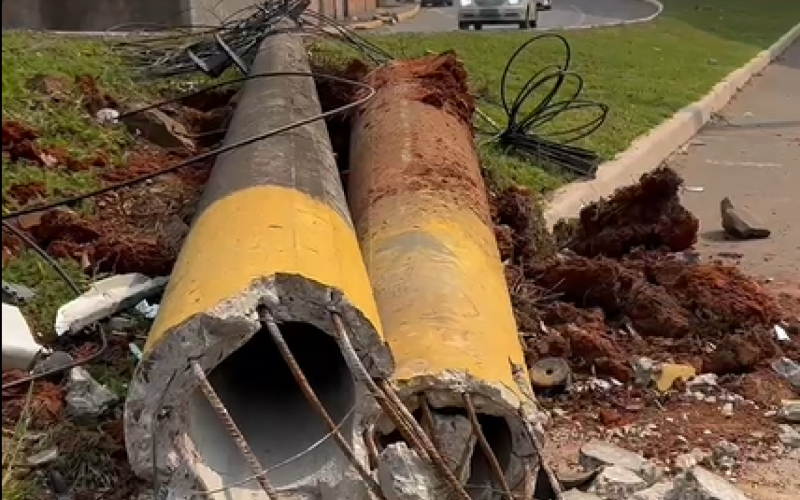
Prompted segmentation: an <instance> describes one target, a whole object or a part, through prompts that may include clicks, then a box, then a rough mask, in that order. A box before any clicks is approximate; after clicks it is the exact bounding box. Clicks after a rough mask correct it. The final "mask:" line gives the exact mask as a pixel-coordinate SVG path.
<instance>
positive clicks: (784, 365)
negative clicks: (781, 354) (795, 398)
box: [772, 358, 800, 390]
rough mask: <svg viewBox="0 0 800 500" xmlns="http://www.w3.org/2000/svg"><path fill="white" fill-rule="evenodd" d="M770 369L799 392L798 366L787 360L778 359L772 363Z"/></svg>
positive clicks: (799, 368)
mask: <svg viewBox="0 0 800 500" xmlns="http://www.w3.org/2000/svg"><path fill="white" fill-rule="evenodd" d="M772 369H773V370H775V373H777V374H778V375H780V376H781V377H783V378H785V379H786V380H787V381H788V382H789V384H790V385H791V386H792V387H794V388H795V389H797V390H800V364H798V363H797V362H796V361H792V360H791V359H789V358H778V359H776V360H775V361H773V362H772Z"/></svg>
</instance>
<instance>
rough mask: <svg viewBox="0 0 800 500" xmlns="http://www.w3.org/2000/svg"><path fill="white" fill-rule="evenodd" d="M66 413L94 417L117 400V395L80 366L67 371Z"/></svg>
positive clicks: (76, 416)
mask: <svg viewBox="0 0 800 500" xmlns="http://www.w3.org/2000/svg"><path fill="white" fill-rule="evenodd" d="M64 401H66V403H67V414H68V415H69V416H71V417H73V418H75V419H81V418H96V417H99V416H100V415H102V414H103V412H105V411H106V410H107V409H108V408H109V407H110V406H111V405H112V404H114V403H115V402H116V401H117V396H116V395H115V394H114V393H113V392H111V391H110V390H109V389H107V388H106V387H105V386H104V385H102V384H101V383H100V382H98V381H96V380H95V379H93V378H92V376H91V375H90V374H89V372H88V371H86V370H85V369H84V368H82V367H80V366H76V367H75V368H73V369H71V370H70V371H69V377H68V380H67V393H66V395H65V396H64Z"/></svg>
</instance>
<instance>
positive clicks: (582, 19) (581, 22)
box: [564, 5, 586, 29]
mask: <svg viewBox="0 0 800 500" xmlns="http://www.w3.org/2000/svg"><path fill="white" fill-rule="evenodd" d="M570 8H571V9H572V10H574V11H575V12H576V13H577V14H578V15H579V16H580V18H579V19H580V20H579V21H578V23H577V24H573V25H572V26H564V29H570V28H581V27H583V25H584V23H585V22H586V13H585V12H583V11H582V10H581V9H580V7H578V6H577V5H570Z"/></svg>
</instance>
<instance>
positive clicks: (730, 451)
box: [711, 440, 741, 470]
mask: <svg viewBox="0 0 800 500" xmlns="http://www.w3.org/2000/svg"><path fill="white" fill-rule="evenodd" d="M740 454H741V449H740V448H739V447H738V446H737V445H736V444H734V443H731V442H730V441H725V440H722V441H719V442H718V443H716V444H715V445H714V447H713V449H712V450H711V462H712V463H713V464H714V466H715V467H716V468H718V469H720V470H730V469H732V468H733V467H734V465H736V461H737V460H738V459H739V456H740Z"/></svg>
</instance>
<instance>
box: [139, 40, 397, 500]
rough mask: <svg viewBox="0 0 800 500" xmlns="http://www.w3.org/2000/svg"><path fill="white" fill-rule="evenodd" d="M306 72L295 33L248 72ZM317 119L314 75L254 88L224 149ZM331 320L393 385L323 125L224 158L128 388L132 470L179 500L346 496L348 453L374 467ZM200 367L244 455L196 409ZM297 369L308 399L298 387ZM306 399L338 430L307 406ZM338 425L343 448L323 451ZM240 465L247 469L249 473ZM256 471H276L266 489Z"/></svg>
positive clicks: (211, 416) (269, 48)
mask: <svg viewBox="0 0 800 500" xmlns="http://www.w3.org/2000/svg"><path fill="white" fill-rule="evenodd" d="M308 71H309V65H308V61H307V56H306V52H305V47H304V45H303V43H302V41H301V40H300V38H299V37H296V38H292V36H291V35H276V36H272V37H269V38H267V39H266V41H265V42H264V44H263V46H262V48H261V51H260V53H259V55H258V56H257V58H256V60H255V63H254V67H253V72H254V73H267V72H308ZM320 111H321V110H320V104H319V102H318V99H317V95H316V90H315V85H314V81H313V79H312V78H311V77H309V76H301V77H297V76H282V77H278V78H256V79H252V80H249V81H248V82H247V83H246V84H245V85H244V88H243V91H242V96H241V99H240V101H239V105H238V107H237V110H236V112H235V114H234V117H233V120H232V123H231V126H230V130H229V132H228V135H227V137H226V139H225V143H226V144H234V143H238V142H240V141H242V140H244V139H248V138H251V137H253V136H256V135H258V134H262V133H265V132H267V131H270V130H274V129H278V128H280V127H285V126H287V125H289V124H292V123H296V122H298V121H300V120H304V119H309V118H313V117H315V116H317V115H319V113H320ZM331 308H335V309H336V311H337V312H338V313H339V314H341V315H342V316H343V317H345V318H346V320H347V321H348V323H349V324H352V325H354V326H353V327H352V332H353V337H354V344H355V345H356V346H357V350H358V355H359V358H360V359H362V360H363V361H364V363H365V364H366V365H367V366H368V367H369V370H370V375H371V376H373V377H376V378H385V377H387V376H389V374H390V373H391V372H392V369H393V365H392V359H391V355H390V353H389V351H388V349H387V348H386V346H385V344H384V343H383V340H382V337H381V333H380V322H379V319H378V313H377V310H376V306H375V302H374V297H373V293H372V289H371V287H370V284H369V281H368V278H367V274H366V270H365V268H364V264H363V261H362V259H361V253H360V250H359V247H358V243H357V241H356V237H355V234H354V231H353V226H352V222H351V220H350V216H349V213H348V210H347V206H346V203H345V199H344V193H343V191H342V187H341V184H340V181H339V178H338V171H337V168H336V164H335V161H334V157H333V153H332V150H331V145H330V141H329V139H328V135H327V132H326V129H325V124H324V123H323V122H322V121H315V122H312V123H309V124H307V125H304V126H301V127H298V128H295V129H292V130H291V131H289V132H285V133H282V134H279V135H276V136H273V137H271V138H269V139H266V140H263V141H259V142H255V143H252V144H249V145H247V146H244V147H241V148H237V149H234V150H232V151H231V152H229V153H226V154H223V155H221V156H220V157H219V158H218V159H217V162H216V164H215V166H214V169H213V172H212V175H211V178H210V179H209V181H208V184H207V186H206V190H205V193H204V195H203V200H202V201H201V206H200V208H199V211H198V214H197V216H196V218H195V221H194V223H193V225H192V229H191V231H190V233H189V235H188V237H187V239H186V242H185V243H184V247H183V249H182V251H181V253H180V257H179V259H178V262H177V263H176V265H175V268H174V270H173V273H172V276H171V278H170V282H169V285H168V287H167V290H166V292H165V295H164V298H163V301H162V303H161V309H160V312H159V314H158V317H157V318H156V321H155V323H154V325H153V327H152V329H151V331H150V334H149V337H148V340H147V343H146V345H145V349H144V359H143V361H142V363H141V364H140V365H139V367H138V369H137V371H136V374H135V376H134V379H133V381H132V383H131V385H130V388H129V395H128V399H127V402H126V408H125V433H126V443H127V450H128V455H129V458H130V462H131V464H132V466H133V468H134V470H135V471H136V472H137V473H138V474H139V475H140V476H143V477H146V478H149V479H152V480H157V481H158V482H159V483H161V484H164V485H167V486H169V487H171V488H172V489H173V490H174V491H175V493H176V495H177V498H194V496H190V495H189V493H187V492H190V491H196V490H200V491H205V492H209V491H210V492H213V493H211V494H208V493H205V494H198V495H197V498H215V499H225V500H244V499H247V500H253V499H263V498H264V495H265V494H268V493H265V491H264V490H265V489H266V490H270V491H276V492H278V493H280V494H281V495H284V496H281V497H280V498H285V497H286V495H288V496H289V497H290V498H297V499H302V500H309V499H318V498H319V497H320V495H321V493H320V491H321V489H322V488H328V489H331V488H333V489H334V491H335V488H337V487H339V485H340V484H342V483H347V482H348V480H349V478H351V477H353V476H354V470H353V464H352V462H351V461H350V460H349V459H348V457H347V453H344V452H343V451H342V450H343V446H342V443H343V444H344V445H345V447H347V448H348V449H353V450H355V453H357V454H358V460H359V461H363V462H366V453H365V451H364V450H363V446H362V445H361V440H362V436H363V430H362V429H361V428H359V421H358V419H357V418H356V417H357V416H358V414H359V412H358V411H356V410H355V408H356V407H360V406H361V404H362V403H363V401H362V399H361V395H362V394H364V393H365V391H364V390H363V388H361V387H359V385H358V384H357V383H355V382H354V380H353V377H352V375H351V372H350V369H349V367H348V366H347V364H346V363H345V361H344V358H343V356H342V355H341V352H340V350H339V347H338V345H337V338H338V337H336V335H335V332H334V330H333V323H332V321H331V316H330V309H331ZM267 323H268V324H269V326H270V329H267V328H266V327H265V324H267ZM275 335H279V336H281V337H282V340H281V342H280V343H276V341H275V340H274V339H276V338H277V337H276V336H275ZM287 350H288V351H291V356H287V352H288V351H287ZM287 358H289V359H291V362H292V363H291V367H290V366H289V364H288V363H287ZM193 362H196V363H197V364H198V365H199V366H200V367H201V368H202V370H203V371H204V372H206V373H207V374H208V381H209V383H210V384H211V385H212V387H213V390H214V393H215V394H217V395H218V398H219V400H220V401H221V403H222V404H223V405H224V406H225V408H226V410H227V414H228V415H229V416H230V419H231V421H232V422H233V423H235V424H236V428H237V433H240V434H241V436H243V438H244V439H245V440H246V441H247V443H246V444H247V446H246V447H242V446H239V447H237V446H235V444H236V443H235V440H234V439H233V438H234V437H235V436H231V433H230V432H226V429H225V427H224V426H223V425H221V423H220V419H219V417H218V415H219V414H220V413H221V412H217V413H216V414H215V412H214V411H213V409H212V407H211V406H210V405H209V402H208V401H207V400H206V398H204V397H202V396H203V395H202V393H201V391H199V390H198V382H199V380H198V377H196V376H194V375H193V370H192V368H191V367H192V363H193ZM298 366H299V368H300V369H302V371H303V375H304V376H303V380H304V381H307V382H308V386H304V385H301V383H303V382H298V377H296V376H295V375H296V371H297V370H296V369H297V367H298ZM195 371H196V370H195ZM309 386H310V388H311V390H313V393H314V396H315V397H314V398H313V399H314V400H315V401H316V402H321V406H322V407H324V410H325V412H326V413H327V415H328V416H330V421H328V420H325V419H323V418H320V414H321V413H322V412H320V411H319V407H318V406H317V407H315V406H313V405H312V402H310V401H309V400H308V398H307V397H306V396H307V395H308V394H310V392H309V391H308V388H309ZM206 389H208V387H206ZM206 393H210V391H208V390H206ZM331 421H333V422H334V423H336V424H338V430H337V432H339V433H340V434H341V437H343V440H341V442H340V441H339V440H337V439H332V438H330V437H327V436H328V435H329V434H330V432H331V429H330V427H331V426H330V425H329V424H330V423H331ZM229 427H232V426H229ZM229 430H230V429H229ZM240 444H241V443H240ZM243 449H244V450H245V451H246V453H243V452H242V450H243ZM243 454H245V455H246V454H252V455H253V456H252V457H251V460H249V463H248V461H247V460H245V459H244V457H243ZM154 461H155V463H153V462H154ZM254 464H260V466H262V467H263V468H264V469H266V470H267V471H268V472H267V473H266V477H267V478H268V482H266V481H261V483H262V486H259V482H258V481H256V480H254V479H253V471H252V469H253V467H255V466H256V465H254ZM154 476H155V477H154ZM349 482H350V483H355V484H361V482H363V481H361V482H360V480H359V479H358V478H357V477H356V478H355V480H354V481H349ZM264 484H267V487H266V488H264V487H263V485H264ZM342 498H344V496H343V497H342Z"/></svg>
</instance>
